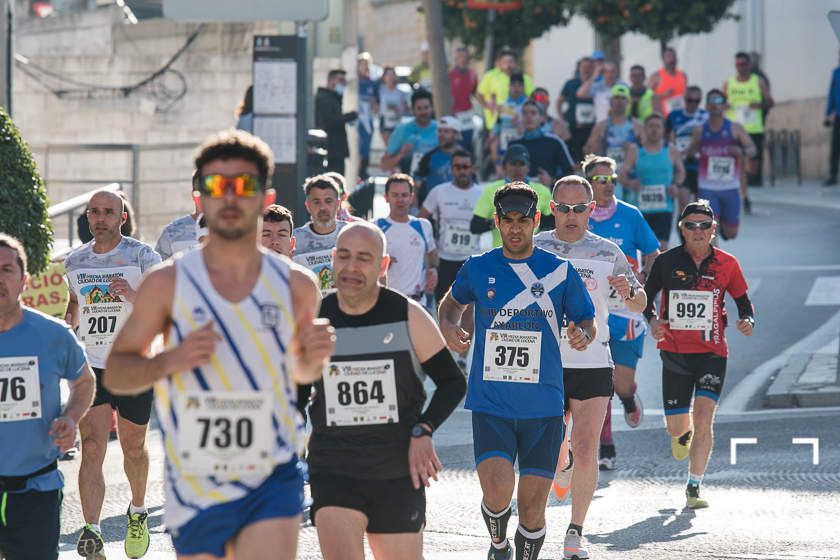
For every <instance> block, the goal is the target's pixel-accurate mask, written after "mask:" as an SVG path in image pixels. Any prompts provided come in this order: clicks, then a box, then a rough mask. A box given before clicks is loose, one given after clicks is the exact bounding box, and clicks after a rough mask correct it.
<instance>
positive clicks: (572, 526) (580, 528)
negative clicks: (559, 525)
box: [566, 523, 583, 535]
mask: <svg viewBox="0 0 840 560" xmlns="http://www.w3.org/2000/svg"><path fill="white" fill-rule="evenodd" d="M571 529H574V530H575V531H577V534H578V535H583V525H575V524H574V523H569V527H568V528H567V529H566V532H567V533H568V532H569V531H570V530H571Z"/></svg>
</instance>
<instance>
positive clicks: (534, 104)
mask: <svg viewBox="0 0 840 560" xmlns="http://www.w3.org/2000/svg"><path fill="white" fill-rule="evenodd" d="M526 105H527V106H531V107H536V109H537V111H539V112H540V115H542V114H543V106H542V105H540V104H539V103H537V102H536V101H534V100H533V99H530V98H529V99H528V100H527V101H525V103H523V104H522V107H520V108H519V110H520V111H521V110H522V109H524V108H525V106H526Z"/></svg>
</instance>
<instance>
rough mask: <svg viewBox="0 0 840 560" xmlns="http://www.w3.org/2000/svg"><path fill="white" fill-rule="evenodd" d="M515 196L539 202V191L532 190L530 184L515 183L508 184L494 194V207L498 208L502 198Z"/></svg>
mask: <svg viewBox="0 0 840 560" xmlns="http://www.w3.org/2000/svg"><path fill="white" fill-rule="evenodd" d="M514 194H516V195H521V196H525V197H528V198H530V199H531V200H532V201H534V202H537V191H535V190H534V189H533V188H531V186H530V185H528V183H523V182H522V181H513V182H512V183H507V184H506V185H504V186H503V187H502V188H500V189H499V190H497V191H496V192H495V193H494V194H493V206H496V205H497V204H498V202H499V200H501V199H502V198H504V197H506V196H510V195H514Z"/></svg>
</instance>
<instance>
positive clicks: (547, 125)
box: [530, 87, 569, 141]
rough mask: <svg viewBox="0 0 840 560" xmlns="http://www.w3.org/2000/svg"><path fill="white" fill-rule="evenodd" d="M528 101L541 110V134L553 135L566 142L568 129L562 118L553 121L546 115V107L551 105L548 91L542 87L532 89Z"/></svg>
mask: <svg viewBox="0 0 840 560" xmlns="http://www.w3.org/2000/svg"><path fill="white" fill-rule="evenodd" d="M530 99H531V101H533V102H535V103H537V104H538V105H539V106H540V107H541V108H542V118H541V120H540V125H541V126H542V129H543V132H545V133H546V134H555V135H557V136H559V137H560V138H562V139H563V140H564V141H568V139H569V127H568V125H567V124H566V122H565V121H564V120H563V117H560V118H559V119H555V118H553V117H552V116H551V115H549V114H548V106H549V105H551V95H550V94H549V93H548V90H547V89H545V88H544V87H537V88H534V91H533V92H531V97H530Z"/></svg>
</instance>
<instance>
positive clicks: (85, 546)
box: [76, 523, 105, 558]
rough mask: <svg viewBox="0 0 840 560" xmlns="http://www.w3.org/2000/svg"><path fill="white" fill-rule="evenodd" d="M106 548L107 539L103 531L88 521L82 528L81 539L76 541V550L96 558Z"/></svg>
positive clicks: (82, 554) (84, 555)
mask: <svg viewBox="0 0 840 560" xmlns="http://www.w3.org/2000/svg"><path fill="white" fill-rule="evenodd" d="M103 548H105V540H104V539H103V538H102V533H101V532H100V531H99V530H98V529H97V528H96V527H94V526H93V525H91V524H90V523H88V524H87V525H85V526H84V528H83V529H82V534H81V535H79V540H78V541H76V552H78V553H79V556H83V557H85V558H96V557H97V556H98V555H99V553H100V552H102V549H103Z"/></svg>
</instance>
